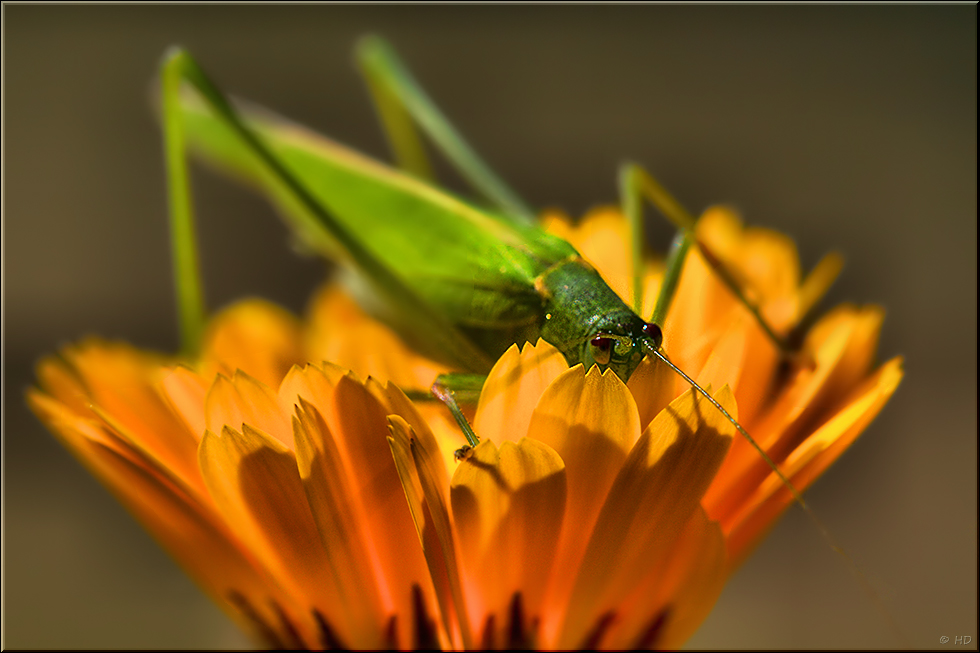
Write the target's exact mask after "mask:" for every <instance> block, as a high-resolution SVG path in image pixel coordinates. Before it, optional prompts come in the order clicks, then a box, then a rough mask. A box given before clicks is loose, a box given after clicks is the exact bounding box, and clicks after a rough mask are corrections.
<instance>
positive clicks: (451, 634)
mask: <svg viewBox="0 0 980 653" xmlns="http://www.w3.org/2000/svg"><path fill="white" fill-rule="evenodd" d="M388 424H389V426H390V432H391V436H390V437H389V438H388V443H389V446H390V447H391V453H392V457H393V458H394V462H395V466H396V468H397V470H398V476H399V479H400V482H401V483H402V487H403V488H404V491H405V497H406V498H407V500H408V505H409V509H410V511H411V515H412V520H413V522H414V525H415V529H416V532H417V534H418V537H419V541H420V542H421V543H422V550H423V552H424V554H425V559H426V564H427V566H428V569H429V571H430V573H431V577H432V582H433V585H434V587H435V592H436V597H437V599H438V604H439V609H440V612H441V614H442V623H443V628H444V630H445V632H446V634H447V637H448V639H449V641H450V642H451V643H452V646H453V647H457V648H458V647H459V646H461V645H462V646H464V647H467V648H468V647H469V646H471V644H472V636H471V634H470V633H471V631H470V626H469V621H468V619H467V611H466V601H465V594H464V593H463V589H462V584H461V579H460V574H459V567H458V564H457V553H456V542H455V538H454V536H453V531H452V526H451V522H450V517H449V510H448V508H447V506H446V500H445V497H446V494H447V492H448V487H444V486H438V485H437V481H436V479H435V476H436V475H435V473H434V471H433V468H434V467H435V464H436V463H435V460H436V458H435V457H434V456H433V455H432V454H431V453H430V452H428V451H426V450H425V449H424V448H423V447H422V445H421V444H420V443H419V442H417V441H416V440H415V434H414V432H413V431H412V427H411V426H410V425H409V424H408V422H406V421H405V420H404V419H402V418H401V417H399V416H398V415H392V416H391V417H390V418H389V419H388Z"/></svg>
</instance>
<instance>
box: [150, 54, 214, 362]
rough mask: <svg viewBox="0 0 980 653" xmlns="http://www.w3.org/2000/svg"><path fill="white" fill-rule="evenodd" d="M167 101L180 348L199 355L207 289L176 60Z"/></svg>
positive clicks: (166, 76) (170, 65)
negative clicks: (185, 141)
mask: <svg viewBox="0 0 980 653" xmlns="http://www.w3.org/2000/svg"><path fill="white" fill-rule="evenodd" d="M160 82H161V95H162V99H163V141H164V156H165V157H166V165H167V195H168V200H169V212H170V243H171V252H172V255H173V271H174V287H175V289H176V293H177V320H178V324H179V329H180V347H181V351H182V352H183V353H184V354H185V355H193V354H195V353H197V350H198V348H199V347H200V343H201V335H202V333H203V331H204V323H205V319H206V316H205V308H204V290H203V284H202V282H201V265H200V259H199V258H198V247H197V234H196V230H195V226H194V208H193V206H192V203H191V186H190V175H189V174H188V170H187V154H186V148H185V143H184V140H185V139H184V126H183V121H182V119H181V112H180V102H179V93H180V84H181V70H180V66H179V63H177V62H175V60H174V58H173V57H167V59H166V60H165V61H164V65H163V71H162V74H161V76H160Z"/></svg>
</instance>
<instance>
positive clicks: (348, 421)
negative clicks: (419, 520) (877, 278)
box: [279, 364, 432, 615]
mask: <svg viewBox="0 0 980 653" xmlns="http://www.w3.org/2000/svg"><path fill="white" fill-rule="evenodd" d="M373 387H374V384H373V383H371V384H368V385H365V384H363V383H361V382H360V381H359V380H357V378H356V377H355V376H354V375H353V374H351V373H347V374H341V373H340V368H337V367H336V366H333V365H330V364H324V365H323V366H322V367H319V366H315V365H308V366H306V367H303V368H299V367H296V368H294V369H292V370H291V371H290V373H289V374H288V375H287V377H286V379H284V381H283V384H282V386H281V387H280V391H279V394H280V402H281V405H284V406H289V405H293V404H295V403H296V402H298V401H299V398H300V397H301V398H302V399H305V400H307V401H308V402H309V403H310V404H312V405H314V406H316V408H317V411H318V412H319V413H320V415H321V416H322V418H323V421H324V423H325V425H326V427H327V429H328V430H329V432H330V433H332V434H333V437H334V440H335V442H336V445H337V451H338V455H339V460H340V461H342V462H343V465H344V468H345V469H346V472H347V475H348V478H349V479H350V488H351V494H350V499H349V500H350V501H351V502H352V504H353V505H354V506H355V507H356V510H357V512H358V514H359V515H361V518H362V519H363V523H362V528H364V532H365V537H366V540H367V541H368V542H369V543H370V546H371V547H372V553H371V555H372V556H373V560H374V562H373V564H374V565H375V567H376V569H375V573H376V574H377V575H378V584H379V587H380V588H381V601H382V605H383V606H384V608H385V609H386V610H388V611H389V612H390V613H391V614H399V615H410V614H412V610H413V600H414V598H413V594H412V587H413V586H416V585H417V586H419V588H420V589H421V590H422V592H423V594H424V595H425V596H426V597H429V598H431V597H432V588H431V580H430V577H429V573H428V571H427V568H426V562H425V558H424V556H423V553H422V551H421V550H420V548H419V546H418V544H417V543H416V541H415V535H414V529H413V527H412V518H411V515H410V514H409V512H408V511H406V510H405V502H404V499H403V498H402V497H403V496H404V491H403V488H402V483H401V481H400V480H399V475H398V470H397V469H396V467H395V463H394V461H393V460H392V457H391V451H390V447H389V445H388V440H387V436H388V422H387V420H386V416H387V409H386V408H385V407H384V406H383V404H382V403H381V401H379V399H378V396H376V394H375V393H376V392H377V390H375V391H372V388H373Z"/></svg>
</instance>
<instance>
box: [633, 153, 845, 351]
mask: <svg viewBox="0 0 980 653" xmlns="http://www.w3.org/2000/svg"><path fill="white" fill-rule="evenodd" d="M620 192H621V196H622V203H623V212H624V214H625V215H626V216H627V219H628V220H629V223H630V225H631V229H632V231H633V232H634V243H633V284H634V286H633V287H634V288H639V287H640V281H641V279H640V275H641V270H642V268H641V264H640V261H641V258H640V257H641V250H640V248H641V247H642V219H643V218H642V198H644V197H645V198H646V199H647V200H649V201H650V203H651V204H653V206H654V207H656V208H657V210H659V211H660V213H661V214H663V216H664V217H666V218H667V219H668V220H669V221H670V222H671V223H673V224H674V226H676V227H677V229H678V232H679V233H678V236H677V238H676V239H675V241H674V247H673V248H672V251H671V256H670V258H669V259H668V264H667V274H666V277H665V280H664V284H663V286H662V287H661V291H660V295H659V297H658V298H657V307H656V310H655V311H654V315H653V318H652V321H653V323H654V324H657V325H660V324H663V322H662V320H663V319H664V318H665V317H666V315H667V311H668V309H669V308H670V303H671V301H672V300H673V297H674V294H675V293H676V291H677V282H678V281H679V280H680V268H681V267H682V266H683V264H684V258H685V257H686V255H687V251H688V249H689V248H690V246H691V245H696V246H697V248H698V251H699V252H700V253H701V255H702V256H703V257H704V259H705V261H706V262H707V263H708V265H710V266H711V268H712V270H714V271H715V273H716V274H717V275H718V277H719V278H720V279H721V280H722V282H723V283H724V284H725V286H726V287H728V289H729V290H730V291H731V292H732V294H733V295H735V297H736V298H737V299H738V301H739V302H740V303H741V304H742V305H743V306H745V308H746V309H747V310H748V311H749V312H750V313H751V314H752V316H753V317H754V318H755V320H756V322H757V323H758V324H759V326H760V327H761V328H762V330H763V331H764V332H765V334H766V336H767V337H768V338H769V339H770V340H771V341H772V342H773V343H774V344H775V345H776V346H777V347H778V348H779V350H780V351H781V352H782V353H783V355H784V356H785V355H788V354H790V353H791V348H790V346H789V344H788V343H787V339H786V338H785V337H784V336H782V335H780V334H778V333H776V331H775V329H773V328H772V326H771V325H770V324H769V322H768V321H766V319H765V318H764V317H763V316H762V313H761V312H760V311H759V307H758V306H756V305H755V304H754V303H753V302H751V301H749V299H748V297H746V296H745V293H744V292H743V290H742V287H741V285H740V284H739V283H738V282H737V281H736V280H735V277H734V276H733V275H732V273H731V272H730V271H729V270H728V269H727V268H726V267H725V265H724V264H723V263H722V262H721V260H719V258H718V257H717V256H715V255H714V254H713V253H712V252H711V250H710V249H709V248H708V247H706V246H705V245H704V243H701V242H699V241H698V240H697V239H696V238H695V236H694V229H695V226H696V225H697V219H696V218H695V217H694V216H693V215H692V214H691V213H690V212H689V211H688V210H687V209H685V208H684V206H683V205H682V204H681V203H680V202H678V201H677V199H675V198H674V196H673V195H671V194H670V192H668V191H667V189H666V188H664V186H663V185H662V184H661V183H660V182H658V181H657V180H656V179H654V178H653V176H652V175H650V173H648V172H647V171H646V170H644V169H643V168H642V167H641V166H639V165H638V164H635V163H627V164H625V165H624V166H623V168H622V169H621V171H620ZM637 236H639V237H637ZM684 243H686V244H684ZM828 267H829V266H828ZM668 281H670V283H668ZM639 301H641V300H639V299H637V298H635V297H634V306H635V305H636V304H637V303H638V302H639Z"/></svg>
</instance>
